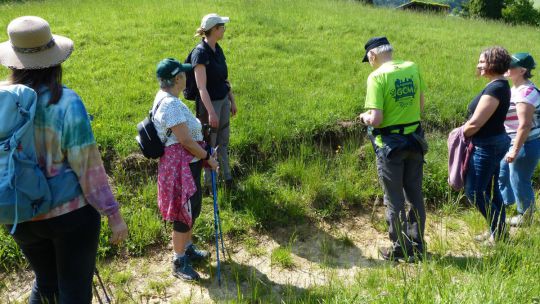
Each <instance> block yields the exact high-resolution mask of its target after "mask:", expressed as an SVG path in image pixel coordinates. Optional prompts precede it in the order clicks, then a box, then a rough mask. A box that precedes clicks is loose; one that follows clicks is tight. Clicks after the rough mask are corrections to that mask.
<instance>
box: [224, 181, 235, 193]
mask: <svg viewBox="0 0 540 304" xmlns="http://www.w3.org/2000/svg"><path fill="white" fill-rule="evenodd" d="M234 186H235V185H234V180H233V179H232V178H231V179H226V180H225V189H227V190H229V191H230V190H232V189H233V188H234Z"/></svg>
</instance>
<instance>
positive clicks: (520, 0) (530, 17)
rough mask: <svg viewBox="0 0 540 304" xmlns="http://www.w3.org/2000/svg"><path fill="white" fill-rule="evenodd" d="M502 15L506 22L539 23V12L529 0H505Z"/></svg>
mask: <svg viewBox="0 0 540 304" xmlns="http://www.w3.org/2000/svg"><path fill="white" fill-rule="evenodd" d="M502 16H503V19H504V21H505V22H507V23H512V24H529V25H540V21H539V19H540V12H539V11H537V10H536V9H535V8H534V3H533V2H532V1H530V0H506V7H505V8H504V9H503V10H502Z"/></svg>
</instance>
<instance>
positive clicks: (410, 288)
mask: <svg viewBox="0 0 540 304" xmlns="http://www.w3.org/2000/svg"><path fill="white" fill-rule="evenodd" d="M537 3H538V1H537ZM209 12H218V13H220V14H222V15H226V16H230V17H231V20H232V21H231V23H230V24H228V25H227V32H226V36H225V39H224V40H223V41H222V42H221V45H222V47H223V49H224V51H225V54H226V56H227V62H228V65H229V69H230V80H231V82H232V84H233V88H234V91H235V94H236V98H237V104H238V107H239V114H238V117H237V118H234V119H233V121H232V136H231V153H232V163H233V170H234V172H235V174H236V175H237V176H238V179H239V180H240V183H239V187H238V189H237V190H236V191H234V192H232V193H225V192H220V206H221V208H222V210H221V211H222V212H221V216H222V223H223V229H224V233H225V235H226V237H227V238H228V239H230V240H231V241H232V242H245V243H246V245H247V247H248V248H251V249H252V252H253V253H258V254H262V253H261V252H260V251H258V250H257V249H256V248H257V242H255V241H253V240H249V239H246V236H247V235H249V234H250V233H253V232H255V233H256V232H258V231H266V232H268V231H269V232H271V231H272V229H273V228H276V227H281V226H285V225H290V224H291V223H305V222H309V221H314V220H315V221H317V220H324V221H328V222H330V223H332V221H334V220H335V219H337V218H340V217H343V216H346V215H347V214H348V211H349V210H351V209H366V207H370V206H372V205H373V202H374V201H376V200H381V189H380V188H379V186H378V183H377V175H376V170H375V163H374V155H373V151H372V148H371V146H370V144H369V142H368V141H367V140H366V139H365V136H364V135H363V133H364V132H363V131H362V130H358V129H354V130H349V131H343V130H341V129H340V128H338V127H337V126H336V123H337V122H338V121H341V120H348V119H352V118H354V117H355V116H356V115H357V114H358V113H359V112H360V111H361V110H362V107H363V96H364V94H365V80H366V78H367V75H368V74H369V72H370V71H371V69H370V67H369V66H368V65H367V64H362V63H361V62H360V60H361V56H362V54H363V52H362V49H363V44H364V42H365V41H366V40H367V39H368V38H369V37H372V36H376V35H386V36H387V37H388V38H389V40H390V41H391V42H392V43H393V45H394V47H395V49H396V51H395V57H396V58H402V59H408V60H413V61H415V62H417V63H418V64H419V66H420V68H421V70H422V73H423V78H424V80H425V81H426V83H427V87H428V91H427V92H426V111H425V115H424V120H425V124H424V125H425V126H426V129H427V130H428V141H429V143H430V152H429V153H428V155H427V158H426V165H425V172H424V192H425V193H426V195H425V196H426V200H427V202H428V204H429V205H430V206H434V207H435V208H437V209H438V212H439V213H440V214H442V215H443V216H454V215H456V214H458V215H460V216H463V219H464V220H465V222H467V224H468V225H469V226H470V227H471V229H472V230H474V231H475V232H481V230H482V229H483V228H484V227H485V222H483V221H482V220H480V217H479V216H478V214H476V213H473V212H463V210H462V209H463V205H462V202H463V199H462V197H459V194H456V193H453V192H452V191H450V189H449V187H448V186H447V184H446V178H447V172H446V161H447V160H446V155H447V151H446V134H447V133H448V131H449V130H450V129H451V128H452V127H455V126H457V125H460V124H461V123H463V122H464V121H465V116H466V105H467V103H468V102H469V101H470V100H471V99H472V98H473V97H474V96H475V95H476V94H477V93H478V92H479V91H480V89H481V88H482V86H483V85H484V84H485V82H484V81H483V80H478V79H476V78H475V76H474V69H475V65H476V61H477V59H478V55H479V53H480V51H481V50H482V49H483V48H484V47H487V46H491V45H503V46H506V47H508V48H509V50H510V51H511V52H517V51H529V52H531V53H532V54H533V55H534V54H536V56H540V55H539V54H540V45H539V44H538V43H537V41H538V40H539V38H540V33H539V32H538V29H537V28H530V27H525V26H508V25H506V24H503V23H497V22H486V21H480V20H463V19H460V18H456V17H445V16H440V15H429V14H418V13H411V12H402V11H395V10H387V9H382V8H372V7H365V6H362V5H360V4H359V3H358V2H357V1H345V0H343V1H338V0H311V1H308V0H298V1H286V0H274V1H251V0H219V1H210V0H202V1H182V2H176V3H173V2H163V1H156V0H151V1H142V0H133V1H123V2H111V1H105V0H97V1H79V0H64V1H60V0H51V1H35V2H34V1H29V2H17V1H16V2H12V3H8V4H3V5H1V6H0V26H4V27H5V26H7V24H8V23H9V21H10V20H11V19H13V18H15V17H17V16H21V15H38V16H41V17H44V18H45V19H47V20H48V21H49V22H50V24H51V26H52V30H53V32H55V33H58V34H62V35H66V36H68V37H70V38H72V39H73V40H74V41H75V52H74V53H73V55H72V57H71V58H70V59H69V60H68V61H66V63H65V64H64V82H65V84H66V85H67V86H69V87H71V88H73V89H74V90H75V91H77V92H78V93H79V94H80V95H81V97H82V98H83V100H84V101H85V104H86V106H87V108H88V111H89V113H91V114H92V115H93V116H94V121H93V122H92V126H93V130H94V132H95V137H96V139H97V142H98V144H99V146H100V149H101V151H102V154H103V157H104V159H105V163H106V167H107V170H108V173H109V174H110V176H111V177H112V179H113V185H114V190H115V194H116V197H117V198H118V200H119V201H120V203H121V204H122V212H123V213H124V215H125V217H126V221H127V223H128V225H129V227H130V237H129V239H128V241H127V242H126V243H125V244H124V245H122V246H121V247H116V246H112V245H110V244H109V243H108V242H107V237H108V235H109V233H110V232H109V231H108V229H107V227H106V223H105V222H104V223H103V229H102V231H103V232H102V236H101V238H100V249H99V256H100V258H105V257H110V256H114V255H115V254H117V253H119V252H123V253H124V252H125V253H127V254H128V256H137V255H142V256H144V255H146V254H148V249H149V248H152V247H160V246H163V245H164V244H166V243H167V242H168V241H169V237H170V231H171V227H170V225H166V224H165V223H163V222H162V221H161V219H160V217H159V215H158V212H157V206H156V182H155V163H153V162H148V161H144V160H140V159H137V158H136V157H135V158H134V157H133V155H132V154H133V153H134V152H137V146H136V144H135V141H134V136H135V125H136V123H137V122H138V121H139V120H141V119H142V118H143V117H144V116H145V113H146V112H147V110H148V108H149V107H150V105H151V103H152V100H153V96H154V94H155V93H156V91H157V83H156V81H155V76H154V73H155V65H156V63H157V62H158V61H159V60H160V59H162V58H164V57H169V56H173V57H177V58H178V59H181V60H182V59H184V58H185V56H186V55H187V54H188V52H189V51H190V50H191V48H192V47H193V46H194V45H195V44H196V43H197V39H196V38H194V37H193V33H194V31H195V29H196V27H197V26H198V24H199V22H200V18H201V17H202V16H203V15H204V14H206V13H209ZM0 39H1V40H5V39H7V35H6V33H5V31H0ZM5 75H7V70H6V69H1V70H0V78H3V77H4V76H5ZM190 106H192V105H190ZM536 176H538V174H537V175H536ZM368 210H369V209H368ZM462 212H463V213H462ZM372 225H374V226H375V227H376V228H377V229H378V230H379V231H384V230H386V226H385V223H384V221H380V220H379V221H378V220H376V219H374V221H373V223H372ZM457 225H458V224H456V223H450V225H449V229H454V230H455V229H459V227H458V226H457ZM533 231H536V230H533ZM536 232H538V231H536ZM536 235H538V233H536ZM195 237H196V238H197V239H198V241H201V242H209V241H210V240H212V239H213V214H212V202H211V200H210V199H208V198H207V199H205V202H204V205H203V212H202V215H201V218H200V220H199V221H198V222H197V224H196V227H195ZM0 240H1V241H0V269H1V270H2V271H5V270H10V271H11V269H13V268H17V267H22V266H25V264H24V263H25V262H24V259H23V257H22V254H21V253H20V251H19V250H18V249H17V246H16V244H15V243H14V241H13V240H12V238H11V237H9V236H8V235H7V233H6V232H5V231H3V230H0ZM242 240H245V241H242ZM321 242H322V243H321V244H320V245H321V246H320V247H322V249H323V251H324V253H325V254H326V255H328V256H332V255H333V254H334V253H335V250H336V248H333V245H332V244H331V243H327V242H326V241H325V240H322V241H321ZM538 242H539V240H538V239H537V238H536V237H535V236H534V235H532V236H531V237H526V236H523V237H522V238H520V239H519V240H518V241H516V242H515V243H512V246H514V247H515V248H513V249H512V250H511V248H510V247H509V246H510V245H508V246H503V248H505V249H507V250H508V251H509V252H512V253H505V252H503V251H501V250H496V251H495V253H494V254H490V255H487V258H486V259H485V260H482V261H481V262H479V261H475V260H471V261H468V260H466V261H465V265H463V264H460V263H463V260H460V259H451V258H447V257H445V256H444V255H443V254H444V252H442V250H443V249H445V248H447V247H448V246H447V245H448V244H445V243H441V244H439V245H438V246H437V248H439V249H440V250H441V252H440V254H441V255H442V256H441V257H440V258H437V259H434V260H431V261H430V262H428V263H426V264H422V266H418V267H401V266H399V267H396V268H391V267H375V268H374V269H369V271H367V273H366V275H365V276H359V277H358V278H357V279H356V281H355V282H353V283H352V287H349V286H345V285H343V284H345V283H342V282H340V281H339V280H336V283H333V284H330V285H328V286H322V287H318V288H312V289H308V290H305V291H298V290H295V289H288V288H285V291H284V292H283V294H282V296H283V297H284V298H285V299H290V301H287V302H291V303H293V302H298V303H317V302H326V303H342V302H358V303H362V302H380V303H402V302H406V301H409V302H419V303H432V302H433V299H436V300H435V301H438V302H440V303H449V302H463V303H478V302H489V301H492V302H493V303H499V302H504V298H502V297H503V296H505V295H506V296H507V297H508V298H507V299H508V300H509V301H510V300H512V301H513V302H515V303H520V302H532V301H535V300H534V296H535V294H536V296H538V294H540V293H538V289H537V287H536V285H537V284H532V283H531V282H530V280H531V279H532V278H533V277H534V276H533V275H531V274H534V273H537V271H538V264H537V263H536V262H535V261H536V260H538V253H536V252H535V251H534V250H533V249H532V248H534V246H532V245H531V244H536V245H538ZM343 244H344V245H347V244H348V245H350V244H351V240H350V239H348V236H343ZM272 259H273V260H276V261H278V260H283V261H285V262H277V263H278V265H282V266H283V263H285V264H286V265H288V263H289V262H291V263H292V257H291V255H290V247H289V249H288V254H287V246H285V247H281V248H280V249H278V250H276V251H274V252H273V253H272ZM287 261H289V262H287ZM523 261H531V262H530V263H529V262H523ZM505 263H506V264H508V266H515V268H516V269H517V270H516V269H513V270H512V269H510V268H508V267H507V266H504V265H505ZM522 264H523V265H526V266H524V267H520V266H521V265H522ZM456 265H457V266H456ZM283 267H285V266H283ZM460 267H461V268H460ZM504 269H506V270H504ZM503 270H504V271H506V272H504V271H503ZM509 272H510V274H509ZM116 279H118V280H121V279H129V278H125V277H123V275H121V274H119V275H118V277H117V278H116ZM520 280H521V281H523V283H520ZM257 282H258V281H257ZM257 282H255V283H254V285H253V288H252V289H251V291H252V292H253V293H252V295H251V296H248V295H245V296H246V297H247V298H249V297H251V298H252V299H255V301H257V299H258V297H264V296H266V295H272V291H271V290H264V288H266V287H265V286H267V285H268V284H261V285H260V286H259V285H257V284H258V283H257ZM366 286H367V287H366ZM492 286H495V287H492ZM163 288H165V285H160V284H154V285H152V286H149V290H151V291H156V290H157V291H159V292H161V291H162V289H163ZM490 288H491V289H490ZM493 288H495V290H497V292H495V293H494V292H491V290H492V289H493ZM0 289H1V288H0ZM513 289H515V290H518V291H519V292H516V291H515V290H514V291H513ZM521 291H523V292H521ZM121 297H122V299H129V297H130V292H129V291H125V292H124V294H123V295H122V296H121ZM512 297H513V298H512ZM239 298H240V297H239ZM522 300H524V301H522ZM239 301H240V302H242V301H243V300H241V299H240V300H239Z"/></svg>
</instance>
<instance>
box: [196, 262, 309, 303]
mask: <svg viewBox="0 0 540 304" xmlns="http://www.w3.org/2000/svg"><path fill="white" fill-rule="evenodd" d="M209 270H210V273H211V275H210V279H208V280H204V281H202V282H201V286H203V287H205V288H207V289H208V293H209V295H210V298H211V299H212V300H214V301H215V302H216V303H222V302H227V303H228V302H229V301H233V300H236V301H239V302H241V303H244V302H245V303H290V302H292V301H295V300H297V299H300V298H302V297H303V295H305V294H306V293H307V290H306V289H304V288H300V287H296V286H293V285H289V284H280V283H277V282H274V281H272V280H270V279H269V278H268V276H267V275H266V274H264V273H262V272H260V271H259V270H258V269H257V268H255V267H253V266H249V265H243V264H238V263H236V262H234V261H231V260H228V261H227V262H223V263H222V264H221V280H222V281H221V287H220V286H219V285H218V280H217V273H216V272H217V269H216V266H215V265H212V266H211V267H210V269H209Z"/></svg>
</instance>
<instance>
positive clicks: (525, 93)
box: [504, 82, 540, 143]
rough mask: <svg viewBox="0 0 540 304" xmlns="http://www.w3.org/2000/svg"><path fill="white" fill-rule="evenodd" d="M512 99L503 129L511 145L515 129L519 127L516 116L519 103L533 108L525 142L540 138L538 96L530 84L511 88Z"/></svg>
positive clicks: (539, 95)
mask: <svg viewBox="0 0 540 304" xmlns="http://www.w3.org/2000/svg"><path fill="white" fill-rule="evenodd" d="M511 90H512V97H511V98H510V108H508V113H507V114H506V120H505V121H504V127H505V129H506V133H508V135H509V136H510V138H512V143H513V142H514V140H515V139H516V133H517V129H518V127H519V119H518V115H517V109H516V105H517V104H518V103H520V102H524V103H528V104H530V105H532V106H533V107H534V108H535V111H534V114H533V121H532V126H531V131H530V132H529V136H528V137H527V141H529V140H532V139H536V138H539V137H540V94H539V93H538V91H537V90H536V88H535V86H534V84H533V83H532V82H528V83H526V84H523V85H520V86H519V87H517V88H516V87H512V89H511Z"/></svg>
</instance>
